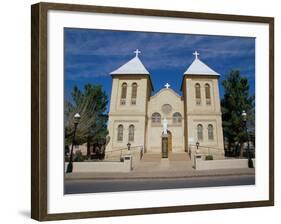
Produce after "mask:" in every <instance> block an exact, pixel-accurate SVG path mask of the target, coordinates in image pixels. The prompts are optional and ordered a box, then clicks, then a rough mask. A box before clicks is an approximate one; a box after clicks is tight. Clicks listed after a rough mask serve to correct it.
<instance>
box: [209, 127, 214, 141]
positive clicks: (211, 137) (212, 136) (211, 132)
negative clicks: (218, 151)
mask: <svg viewBox="0 0 281 224" xmlns="http://www.w3.org/2000/svg"><path fill="white" fill-rule="evenodd" d="M208 139H209V140H213V139H214V127H213V125H211V124H209V125H208Z"/></svg>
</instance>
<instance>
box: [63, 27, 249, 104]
mask: <svg viewBox="0 0 281 224" xmlns="http://www.w3.org/2000/svg"><path fill="white" fill-rule="evenodd" d="M64 44H65V55H64V57H65V58H64V63H65V67H64V77H65V97H66V99H67V100H69V99H70V93H71V90H72V89H73V86H74V85H77V86H78V87H79V88H81V89H82V88H83V86H84V85H85V84H86V83H91V84H101V85H102V86H103V87H104V90H105V91H106V92H107V94H108V96H109V97H110V94H111V76H110V75H109V73H110V72H111V71H113V70H115V69H116V68H118V67H120V66H121V65H123V64H124V63H126V62H127V61H129V60H130V59H132V58H133V57H134V56H135V54H134V53H133V51H134V50H135V49H139V50H140V51H141V54H140V55H139V58H140V60H141V61H142V62H143V64H144V66H145V67H146V69H147V70H148V71H149V72H150V74H151V79H152V82H153V85H154V91H155V92H154V93H156V92H158V91H159V90H160V89H161V88H164V84H165V83H166V82H168V83H169V84H171V88H172V89H173V90H175V91H176V92H177V93H178V94H180V95H182V93H181V91H180V85H181V81H182V77H183V73H184V72H185V70H186V69H187V68H188V66H189V65H190V64H191V63H192V61H193V60H194V56H193V54H192V53H193V52H194V51H195V50H197V51H198V52H199V53H200V55H199V58H200V60H202V61H203V62H204V63H206V64H207V65H208V66H209V67H211V68H212V69H213V70H215V71H216V72H218V73H220V74H221V77H220V79H219V83H220V86H219V87H220V96H221V97H223V87H222V85H221V82H222V80H224V79H225V77H226V75H227V74H229V72H230V71H231V70H232V69H239V70H240V73H241V75H242V76H247V77H248V78H249V81H250V93H251V95H252V94H254V92H255V39H254V38H250V37H249V38H248V37H233V36H231V37H230V36H206V35H189V34H169V33H149V32H131V31H111V30H109V31H107V30H96V29H77V28H65V29H64ZM154 93H153V94H154Z"/></svg>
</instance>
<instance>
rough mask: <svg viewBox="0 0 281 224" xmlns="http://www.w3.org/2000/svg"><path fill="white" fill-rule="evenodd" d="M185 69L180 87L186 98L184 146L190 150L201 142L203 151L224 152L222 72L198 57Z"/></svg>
mask: <svg viewBox="0 0 281 224" xmlns="http://www.w3.org/2000/svg"><path fill="white" fill-rule="evenodd" d="M193 55H194V56H195V59H194V61H193V62H192V64H191V65H190V66H189V67H188V69H187V70H186V71H185V72H184V76H183V80H182V86H181V90H182V91H183V97H184V113H185V117H186V119H185V121H186V122H185V138H186V139H185V143H186V144H185V145H186V146H187V147H188V148H189V149H190V148H192V146H194V145H195V144H196V142H199V146H201V147H200V150H201V151H206V152H204V153H211V154H213V155H214V154H215V155H216V156H218V157H221V156H223V155H224V145H223V132H222V120H221V107H220V94H219V87H218V80H219V77H220V74H218V73H217V72H215V71H214V70H213V69H211V68H210V67H208V66H207V65H206V64H205V63H203V62H202V61H201V60H200V59H199V55H200V54H199V53H198V52H197V51H195V52H194V53H193Z"/></svg>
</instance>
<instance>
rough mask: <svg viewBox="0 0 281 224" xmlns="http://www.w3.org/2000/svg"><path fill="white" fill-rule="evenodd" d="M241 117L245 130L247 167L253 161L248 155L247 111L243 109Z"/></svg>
mask: <svg viewBox="0 0 281 224" xmlns="http://www.w3.org/2000/svg"><path fill="white" fill-rule="evenodd" d="M241 115H242V118H243V123H244V128H245V131H246V138H247V157H248V167H249V168H253V161H252V158H251V156H250V142H249V134H248V128H247V113H246V111H245V110H243V111H242V114H241Z"/></svg>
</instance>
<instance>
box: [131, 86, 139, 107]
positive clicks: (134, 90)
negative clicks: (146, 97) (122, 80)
mask: <svg viewBox="0 0 281 224" xmlns="http://www.w3.org/2000/svg"><path fill="white" fill-rule="evenodd" d="M137 91H138V85H137V83H133V85H132V98H131V104H132V105H136V102H137Z"/></svg>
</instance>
